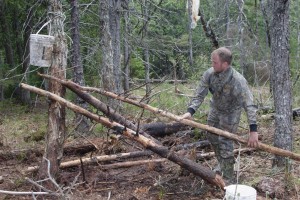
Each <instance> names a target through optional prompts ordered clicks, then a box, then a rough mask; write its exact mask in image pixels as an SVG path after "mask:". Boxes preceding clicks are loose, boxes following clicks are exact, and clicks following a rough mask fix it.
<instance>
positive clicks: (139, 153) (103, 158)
mask: <svg viewBox="0 0 300 200" xmlns="http://www.w3.org/2000/svg"><path fill="white" fill-rule="evenodd" d="M254 150H255V149H253V148H244V149H235V150H233V152H234V153H235V154H236V153H245V152H250V151H254ZM153 154H154V152H152V151H149V150H146V151H134V152H128V153H119V154H113V155H102V156H94V157H85V158H81V160H80V159H76V160H71V161H66V162H62V163H61V164H60V166H59V168H60V169H65V168H69V167H75V166H79V165H81V162H82V163H83V164H90V163H97V164H99V162H107V161H115V160H124V159H129V158H137V157H143V156H151V155H153ZM214 156H215V153H214V152H208V153H197V154H196V160H204V159H208V158H211V157H214ZM122 163H124V162H122ZM137 163H138V162H137ZM101 166H106V168H109V167H108V166H120V167H121V166H129V165H128V164H123V165H122V164H120V165H117V164H111V165H109V164H106V165H101ZM131 166H132V165H131ZM112 168H113V167H112ZM38 169H39V166H32V167H28V168H27V169H26V170H24V171H23V173H24V174H27V173H29V172H34V171H37V170H38Z"/></svg>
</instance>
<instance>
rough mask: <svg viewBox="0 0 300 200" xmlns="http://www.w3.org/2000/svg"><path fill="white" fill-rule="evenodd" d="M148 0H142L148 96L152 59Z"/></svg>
mask: <svg viewBox="0 0 300 200" xmlns="http://www.w3.org/2000/svg"><path fill="white" fill-rule="evenodd" d="M148 4H149V3H147V1H146V0H143V1H142V5H141V6H142V14H143V28H142V43H143V60H144V66H145V84H146V96H147V95H150V91H151V88H150V60H149V57H150V55H149V44H148V27H149V20H150V16H149V10H148V9H149V8H148Z"/></svg>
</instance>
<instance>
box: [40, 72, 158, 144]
mask: <svg viewBox="0 0 300 200" xmlns="http://www.w3.org/2000/svg"><path fill="white" fill-rule="evenodd" d="M39 76H41V77H44V78H48V79H50V78H51V79H53V80H55V81H57V82H59V83H61V84H63V85H64V86H66V87H67V88H69V89H70V90H71V91H73V92H74V93H75V94H77V95H78V96H79V97H80V98H81V99H83V100H84V101H86V102H88V103H89V104H91V105H92V106H94V107H95V108H97V109H98V110H100V111H101V112H103V113H104V114H105V115H106V116H107V117H108V118H109V119H111V120H114V121H116V122H118V123H120V124H122V125H123V126H125V127H127V128H130V129H132V130H134V131H137V132H139V133H140V134H142V135H144V136H146V137H148V138H151V139H152V140H154V141H155V142H156V143H160V141H158V140H157V139H155V138H153V137H152V136H151V135H149V134H148V133H146V132H145V131H143V130H137V129H138V128H137V127H136V125H134V124H133V123H132V122H130V121H129V120H127V119H126V118H125V117H123V116H122V115H120V114H119V113H118V112H116V111H115V110H114V109H112V108H110V107H109V106H108V105H106V104H105V103H103V102H101V101H100V100H99V99H97V98H95V97H94V96H92V95H90V94H89V93H87V92H85V91H83V90H81V89H80V85H78V84H76V83H74V82H72V81H68V82H67V81H64V80H61V79H57V78H55V77H52V76H49V75H45V74H39Z"/></svg>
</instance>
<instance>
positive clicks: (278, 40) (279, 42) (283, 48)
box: [271, 0, 293, 166]
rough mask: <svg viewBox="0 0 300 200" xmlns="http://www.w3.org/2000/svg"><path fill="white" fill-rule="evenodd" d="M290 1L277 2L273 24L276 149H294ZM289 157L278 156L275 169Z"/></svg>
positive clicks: (274, 2)
mask: <svg viewBox="0 0 300 200" xmlns="http://www.w3.org/2000/svg"><path fill="white" fill-rule="evenodd" d="M289 4H290V1H289V0H277V1H273V6H272V8H273V15H272V16H273V17H272V24H271V61H272V66H273V71H272V78H273V81H272V82H273V95H274V103H275V112H276V114H275V135H274V146H275V147H279V148H282V149H286V150H289V151H291V150H292V143H293V139H292V102H291V101H292V94H291V91H292V88H291V80H290V68H289ZM285 163H286V162H285V158H284V157H281V156H276V157H275V159H274V161H273V166H284V165H285Z"/></svg>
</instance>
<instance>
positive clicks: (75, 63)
mask: <svg viewBox="0 0 300 200" xmlns="http://www.w3.org/2000/svg"><path fill="white" fill-rule="evenodd" d="M71 26H72V27H71V32H72V49H71V65H72V68H73V80H74V82H75V83H77V84H79V85H81V86H85V80H84V73H83V66H82V59H81V53H80V32H79V13H78V0H71ZM76 104H77V105H80V106H81V107H83V108H87V107H88V105H87V103H86V102H84V101H82V99H81V98H80V97H79V96H77V98H76ZM75 124H76V127H75V130H76V131H78V132H81V133H82V134H84V135H86V134H88V130H89V122H88V119H87V118H86V117H84V116H82V115H80V114H78V113H76V114H75Z"/></svg>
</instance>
